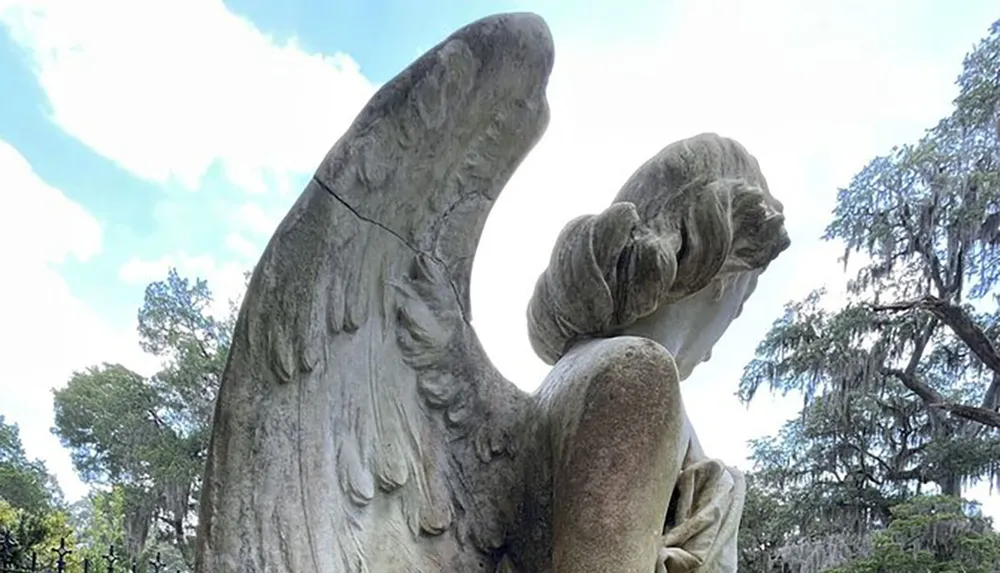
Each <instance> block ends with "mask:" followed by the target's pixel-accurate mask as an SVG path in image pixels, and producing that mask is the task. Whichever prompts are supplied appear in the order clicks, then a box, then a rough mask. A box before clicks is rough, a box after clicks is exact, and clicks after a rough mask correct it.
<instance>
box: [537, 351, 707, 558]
mask: <svg viewBox="0 0 1000 573" xmlns="http://www.w3.org/2000/svg"><path fill="white" fill-rule="evenodd" d="M563 360H568V361H569V362H570V363H572V364H571V366H570V367H569V368H560V367H559V366H557V368H556V372H557V374H556V376H555V378H556V379H552V380H548V381H546V387H544V388H543V389H542V395H543V396H545V397H546V398H547V400H548V404H547V406H548V410H549V413H550V415H551V416H552V418H551V422H552V440H553V446H554V447H553V453H554V456H553V457H554V459H553V486H554V490H555V491H554V495H553V566H554V567H553V571H554V573H591V572H593V573H598V572H600V573H605V572H607V571H616V572H621V573H649V572H650V571H653V570H654V567H655V566H656V563H657V559H658V555H659V552H660V549H661V547H662V544H661V541H662V539H661V534H662V532H663V524H664V521H665V519H666V514H667V508H668V505H669V503H670V496H671V492H672V491H673V490H674V487H675V484H676V480H677V477H678V476H679V474H680V472H681V467H682V462H683V459H684V456H685V454H686V452H687V445H688V441H689V440H688V438H687V436H686V435H685V423H684V414H683V406H682V403H681V399H680V386H679V380H678V376H677V369H676V367H675V365H674V363H673V359H672V358H671V356H670V354H669V353H667V351H666V350H664V349H663V347H662V346H660V345H659V344H656V343H655V342H652V341H650V340H647V339H643V338H635V337H617V338H613V339H605V340H599V341H593V342H590V343H587V344H584V345H581V346H580V347H578V348H577V349H574V351H571V353H570V354H569V355H567V356H566V357H564V358H563Z"/></svg>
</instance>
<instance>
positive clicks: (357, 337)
mask: <svg viewBox="0 0 1000 573" xmlns="http://www.w3.org/2000/svg"><path fill="white" fill-rule="evenodd" d="M552 59H553V48H552V43H551V39H550V37H549V32H548V29H547V27H546V26H545V24H544V23H543V22H542V20H541V19H539V18H537V17H535V16H532V15H527V14H507V15H500V16H494V17H490V18H486V19H484V20H480V21H478V22H475V23H473V24H470V25H469V26H467V27H465V28H463V29H461V30H459V31H458V32H456V33H455V34H453V35H452V36H450V37H449V38H448V39H446V40H445V41H444V42H442V43H441V44H439V45H438V46H436V47H435V48H433V49H432V50H430V51H429V52H428V53H427V54H425V55H424V56H422V57H421V58H420V59H419V60H417V61H416V62H414V63H413V64H412V65H411V66H409V67H408V68H407V69H406V70H404V71H403V72H402V73H400V74H399V75H398V76H397V77H395V78H394V79H393V80H391V81H390V82H388V83H387V84H386V85H385V86H383V87H382V88H381V89H380V90H379V91H378V92H377V93H376V94H375V95H374V96H373V97H372V99H371V100H370V101H369V102H368V104H367V106H366V107H365V108H364V110H363V111H362V112H361V114H360V115H359V116H358V117H357V118H356V120H355V121H354V123H353V125H352V126H351V127H350V128H349V129H348V131H347V132H346V133H345V134H344V136H343V137H341V139H340V140H339V141H338V142H337V143H336V145H335V146H334V147H333V149H332V150H331V151H330V152H329V154H328V155H327V156H326V158H325V160H324V161H323V163H322V165H321V166H320V167H319V169H318V170H317V172H316V174H315V176H314V178H313V179H312V180H311V181H310V183H309V184H308V186H307V187H306V189H305V191H304V192H303V194H302V195H301V197H300V198H299V199H298V201H297V202H296V203H295V205H294V206H293V207H292V209H291V211H290V212H289V213H288V215H287V216H286V217H285V219H284V220H283V221H282V223H281V224H280V226H279V227H278V229H277V230H276V231H275V234H274V236H273V237H272V239H271V241H270V243H269V244H268V246H267V249H266V250H265V252H264V254H263V256H262V258H261V260H260V262H259V263H258V265H257V267H256V269H255V272H254V275H253V278H252V280H251V282H250V286H249V290H248V292H247V295H246V298H245V300H244V303H243V307H242V309H241V311H240V316H239V320H238V322H237V325H236V332H235V335H234V338H233V346H232V350H231V352H230V360H229V364H228V366H227V368H226V372H225V374H224V376H223V382H222V387H221V389H220V395H219V400H218V405H217V410H216V418H215V426H214V429H213V435H212V443H211V447H210V452H209V459H208V465H207V469H206V478H205V483H204V492H203V496H202V507H201V514H200V515H201V518H200V522H199V528H200V530H199V536H198V537H199V546H198V551H197V561H198V565H197V568H196V570H198V571H201V572H206V573H207V572H209V571H210V572H213V573H228V572H236V571H240V572H249V571H261V572H262V571H269V572H271V571H275V572H284V573H291V572H294V573H319V572H322V573H337V572H348V571H350V572H355V571H390V570H400V571H403V570H405V571H418V570H420V569H419V567H420V566H419V565H417V564H416V561H419V555H418V554H419V553H420V551H421V550H420V547H422V546H423V545H422V544H423V543H424V542H426V541H427V540H428V539H429V538H436V539H440V538H442V537H443V536H444V535H445V534H447V535H450V536H453V537H452V539H453V540H454V541H453V543H459V544H465V543H473V544H475V545H477V546H479V547H480V548H483V549H488V548H489V547H490V546H491V545H494V544H498V543H500V542H501V541H502V539H498V538H497V535H498V532H497V531H496V523H497V521H498V518H497V515H496V514H497V513H498V512H502V511H505V509H504V508H503V507H501V506H502V505H503V503H505V502H504V500H503V499H501V497H502V496H488V495H487V496H476V495H472V492H475V491H477V490H479V491H482V492H485V491H488V490H489V489H490V487H491V486H490V483H489V480H492V479H501V478H500V477H495V476H494V477H491V476H493V474H492V473H491V472H478V470H477V472H473V473H471V474H470V473H469V472H467V471H464V470H463V468H468V467H476V464H478V465H482V463H483V461H489V460H490V459H493V458H503V457H504V456H505V455H506V453H507V452H508V449H509V448H510V447H512V446H511V444H510V442H509V437H510V430H511V428H512V426H513V424H514V423H516V422H515V421H516V419H517V418H518V416H519V415H520V410H521V408H522V407H523V404H524V403H525V400H526V397H525V396H524V395H523V394H522V393H520V392H519V391H518V390H517V389H516V388H515V387H514V386H513V385H512V384H510V383H509V382H507V381H506V380H504V379H503V378H502V377H501V376H500V375H499V373H498V372H497V371H496V370H495V368H494V367H493V366H492V365H491V364H490V362H489V360H488V359H487V357H486V355H485V353H484V352H483V350H482V348H481V346H480V344H479V341H478V340H477V338H476V335H475V333H474V331H473V329H472V327H471V326H470V313H469V309H470V302H469V281H470V274H471V270H472V260H473V255H474V254H475V250H476V246H477V244H478V241H479V237H480V234H481V232H482V228H483V225H484V223H485V221H486V217H487V215H488V213H489V211H490V209H491V207H492V206H493V203H494V202H495V201H496V199H497V197H498V195H499V193H500V191H501V189H502V188H503V186H504V185H505V184H506V182H507V180H508V179H509V178H510V176H511V175H512V174H513V172H514V170H515V169H516V168H517V166H518V165H519V164H520V162H521V161H522V160H523V158H524V157H525V156H526V155H527V153H528V152H529V151H530V149H531V148H532V147H533V146H534V144H535V143H536V142H537V140H538V139H539V138H540V137H541V134H542V132H543V131H544V129H545V127H546V125H547V122H548V107H547V103H546V101H545V88H546V84H547V81H548V75H549V72H550V71H551V66H552ZM496 465H498V466H502V465H503V464H502V463H499V464H496ZM498 471H501V473H502V470H498ZM479 473H483V474H484V475H483V476H479V475H478V474H479ZM407 560H415V561H414V562H413V563H411V564H410V565H409V566H407V565H405V563H406V561H407Z"/></svg>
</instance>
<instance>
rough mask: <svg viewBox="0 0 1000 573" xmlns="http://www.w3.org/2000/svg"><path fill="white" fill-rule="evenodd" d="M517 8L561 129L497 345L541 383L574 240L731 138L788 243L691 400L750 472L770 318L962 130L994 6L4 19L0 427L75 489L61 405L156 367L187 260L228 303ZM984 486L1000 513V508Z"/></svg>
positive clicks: (267, 10)
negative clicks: (529, 21)
mask: <svg viewBox="0 0 1000 573" xmlns="http://www.w3.org/2000/svg"><path fill="white" fill-rule="evenodd" d="M510 10H531V11H534V12H537V13H539V14H541V15H542V16H544V17H545V18H546V19H547V20H548V22H549V24H550V26H551V28H552V31H553V34H554V36H555V41H556V54H557V55H556V65H555V70H554V72H553V74H552V81H551V84H550V89H549V99H550V103H551V106H552V122H551V124H550V127H549V130H548V132H547V134H546V135H545V137H544V139H543V140H542V142H541V143H540V144H539V145H538V147H537V148H536V149H535V151H534V152H533V153H532V155H531V156H530V157H529V158H528V160H527V161H525V163H524V164H523V166H522V167H521V169H520V171H519V172H518V173H517V174H516V175H515V176H514V178H513V180H512V181H511V183H510V185H509V186H508V188H507V189H506V190H505V191H504V193H503V195H502V197H501V199H500V200H499V202H498V203H497V205H496V207H495V209H494V211H493V214H492V216H491V218H490V220H489V222H488V223H487V227H486V231H485V235H484V237H483V240H482V243H481V246H480V250H479V255H478V257H477V259H476V266H475V272H474V277H473V285H472V295H473V312H474V314H475V317H476V318H475V326H476V328H477V330H478V332H479V334H480V337H481V338H482V339H483V341H484V344H485V345H486V348H487V350H488V351H489V353H490V355H491V357H492V358H493V360H494V361H495V363H496V364H497V366H498V367H499V368H500V370H501V371H502V372H503V373H504V374H505V375H507V376H508V377H509V378H510V379H512V380H514V381H515V382H516V383H517V384H519V385H520V386H522V387H524V388H525V389H532V388H534V387H535V386H537V385H538V383H539V382H540V381H541V379H542V378H543V377H544V376H545V373H546V368H545V367H544V365H543V364H542V363H541V362H540V361H539V360H538V359H536V358H535V356H534V355H533V354H532V352H531V350H530V347H529V345H528V342H527V337H526V334H525V323H524V308H525V304H526V302H527V299H528V296H529V293H530V291H531V287H532V285H533V282H534V280H535V278H536V276H537V275H538V273H539V271H541V269H542V268H543V267H544V265H545V263H546V261H547V258H548V255H549V249H550V248H551V245H552V242H553V240H554V239H555V236H556V234H557V233H558V231H559V229H560V228H561V227H562V225H563V224H564V223H565V222H566V221H567V220H568V219H570V218H572V217H574V216H576V215H579V214H581V213H587V212H597V211H599V210H601V209H603V208H604V206H606V205H607V204H608V202H609V201H610V200H611V198H612V197H613V196H614V194H615V192H616V191H617V189H618V187H619V186H620V185H621V183H623V182H624V180H625V178H626V177H627V176H628V175H629V174H630V173H631V171H632V170H633V169H635V168H636V167H637V166H638V165H639V164H640V163H641V162H642V161H644V160H645V159H646V158H648V157H649V156H651V155H652V154H654V153H655V152H657V151H658V150H659V149H660V148H661V147H663V146H664V145H665V144H667V143H669V142H671V141H674V140H676V139H679V138H682V137H687V136H690V135H693V134H695V133H698V132H702V131H716V132H719V133H722V134H724V135H728V136H731V137H734V138H736V139H738V140H740V141H741V142H742V143H744V144H745V145H746V146H747V147H748V148H749V149H750V151H751V152H752V153H754V154H755V155H756V156H757V157H758V158H759V160H760V163H761V166H762V168H763V170H764V172H765V174H766V175H767V177H768V179H769V182H770V184H771V188H772V191H773V193H774V194H775V195H776V196H777V197H778V198H780V199H781V200H782V201H783V202H784V203H785V206H786V212H787V215H788V225H789V232H790V234H791V235H792V239H793V247H792V248H791V249H790V250H789V251H787V252H786V253H785V254H784V255H782V257H781V258H780V259H779V260H778V261H777V262H776V263H775V264H774V265H773V266H772V267H771V269H770V270H769V271H768V273H767V274H765V275H764V277H763V279H762V281H761V284H760V287H759V288H758V291H757V294H756V295H755V296H754V298H753V299H752V300H751V302H750V303H749V304H748V306H747V309H746V311H745V312H744V314H743V316H742V317H741V318H740V320H739V321H738V322H737V323H736V324H734V326H733V328H731V329H730V331H729V332H728V333H727V335H726V336H725V338H723V340H722V341H721V343H720V344H719V346H718V347H717V348H716V350H715V352H714V358H713V359H712V361H711V362H709V363H707V364H705V365H703V366H702V367H701V368H700V369H699V370H698V371H696V373H695V375H694V376H693V377H692V378H691V379H690V380H689V381H688V382H687V383H686V385H685V392H686V394H685V399H686V401H687V407H688V410H689V413H690V415H691V416H692V418H693V420H694V423H695V425H696V427H697V428H698V430H699V432H700V435H701V439H702V443H703V445H704V447H705V449H706V450H707V451H708V452H709V453H711V454H713V455H714V456H716V457H720V458H722V459H725V460H727V461H730V462H732V463H736V464H738V465H744V464H745V456H746V446H745V443H746V440H747V439H749V438H753V437H756V436H760V435H763V434H767V433H772V432H774V431H776V430H777V429H778V428H779V427H780V425H781V423H782V422H783V421H784V420H786V419H787V418H789V417H791V416H793V415H794V414H795V412H796V411H797V409H798V407H799V406H800V402H799V401H798V400H797V399H794V398H784V399H782V398H776V397H768V396H762V397H761V398H759V399H758V400H757V401H756V402H755V403H754V404H753V405H752V406H751V407H750V408H749V409H747V408H744V407H743V406H741V405H740V404H739V403H738V402H737V400H736V399H735V397H734V396H733V393H734V391H735V390H736V384H737V382H738V380H739V376H740V373H741V372H742V369H743V366H744V365H745V364H746V363H747V361H748V360H749V359H750V358H751V356H752V353H753V349H754V346H755V345H756V343H757V341H758V340H760V338H761V337H762V335H763V334H764V333H765V332H766V330H767V329H768V327H769V325H770V324H771V322H772V321H773V320H774V319H775V318H776V317H777V316H778V315H779V313H780V311H781V306H782V305H783V304H784V303H785V302H786V301H788V300H790V299H793V298H797V297H800V296H802V295H804V294H805V293H806V292H808V291H809V290H811V289H812V288H815V287H818V286H821V285H823V284H824V283H826V282H830V284H833V285H835V284H837V283H842V282H843V279H844V277H843V275H842V274H841V268H840V267H839V265H837V263H836V261H835V259H836V255H837V251H838V249H837V248H836V246H834V245H824V244H822V243H820V241H819V240H818V237H819V235H820V234H821V232H822V229H823V227H824V225H825V224H826V222H827V221H828V219H829V213H830V210H831V209H832V207H833V202H834V197H835V194H836V190H837V188H838V186H843V185H845V184H847V182H848V181H849V179H850V177H851V175H852V174H853V173H854V172H856V171H857V170H858V169H860V168H861V167H862V166H863V165H864V164H865V163H866V162H867V161H868V160H869V159H870V158H872V157H874V156H875V155H876V154H878V153H882V152H885V151H887V150H888V149H889V148H890V147H891V146H892V145H893V144H897V143H903V142H906V141H911V140H913V139H915V138H917V137H919V135H920V134H921V132H922V130H923V129H925V128H927V127H930V126H931V125H933V124H934V123H935V122H936V120H937V119H939V118H941V117H943V116H944V115H946V114H947V113H948V111H949V103H950V100H951V98H952V97H953V94H954V90H953V80H954V78H955V77H956V76H957V74H958V72H959V71H960V68H961V60H962V56H963V55H964V54H965V53H966V52H967V51H968V50H969V49H970V48H971V47H972V46H973V44H974V43H975V42H976V41H977V40H978V39H979V38H981V37H983V36H985V34H986V32H987V29H988V27H989V25H990V23H991V22H993V21H994V20H995V19H997V18H998V17H1000V11H998V9H997V6H996V2H995V0H963V1H962V2H961V3H958V2H955V3H949V2H944V1H943V0H881V1H879V2H870V1H868V0H841V1H839V2H809V1H806V0H754V1H751V0H743V1H741V0H697V1H696V0H669V1H668V0H616V1H614V2H609V1H604V2H600V1H597V0H510V1H504V0H481V1H477V2H467V1H464V0H434V1H433V2H416V1H415V0H290V1H286V2H281V3H279V2H271V1H267V0H229V1H226V2H225V3H223V2H221V1H218V0H169V1H168V0H163V1H158V0H141V1H136V0H90V1H88V2H72V1H70V0H0V245H3V247H2V249H3V250H2V253H3V258H4V259H5V260H4V268H6V269H7V272H5V273H3V276H4V277H5V278H4V279H2V280H0V313H2V316H3V320H2V324H3V326H2V328H0V364H2V365H3V366H2V368H0V414H2V415H4V416H6V417H7V419H8V421H14V422H17V423H18V424H19V425H20V426H21V432H22V437H23V439H24V442H25V446H26V448H27V450H28V453H29V455H31V456H37V457H42V458H44V459H46V460H47V462H48V463H49V466H50V468H51V469H52V470H53V471H55V472H56V474H57V475H58V477H59V480H60V482H61V484H62V485H63V487H64V489H65V491H66V493H67V495H68V496H69V497H70V498H75V497H77V496H79V495H81V494H82V493H83V492H84V491H85V488H84V487H83V486H82V484H80V483H79V481H78V480H77V479H76V477H75V476H74V473H73V470H72V467H71V464H70V460H69V455H68V453H67V452H66V451H64V450H62V449H61V448H60V446H59V443H58V441H57V440H56V439H55V438H54V437H53V436H52V435H51V434H50V432H49V428H50V427H51V426H52V415H51V406H52V404H51V389H52V388H53V387H58V386H60V385H62V384H64V383H65V382H66V380H67V379H68V377H69V375H70V373H71V372H72V371H73V370H74V369H80V368H82V367H85V366H87V365H91V364H95V363H99V362H102V361H110V362H122V363H124V364H126V365H128V366H130V367H132V368H134V369H136V370H138V371H140V372H146V373H149V372H151V371H152V370H153V369H155V366H156V365H155V363H154V362H152V361H151V360H150V359H149V358H148V357H144V356H143V355H142V353H141V351H140V350H139V348H138V345H137V343H136V335H135V314H136V309H137V308H138V306H139V304H140V302H141V300H142V292H143V288H144V287H145V285H146V284H147V283H148V282H149V281H151V280H157V279H160V278H162V277H164V276H165V272H166V269H167V268H168V267H170V266H176V267H178V268H179V269H180V271H181V273H182V274H185V275H188V276H192V277H193V276H198V277H203V278H207V279H208V280H209V282H210V285H211V286H212V287H213V289H214V290H215V291H216V292H217V293H218V294H219V298H220V299H221V300H223V301H224V300H225V299H226V297H228V296H234V295H238V294H239V289H240V285H241V284H242V276H241V275H242V273H243V271H244V270H246V269H248V268H249V267H250V266H251V265H253V263H254V262H255V261H256V259H257V257H258V256H259V254H260V252H261V250H262V248H263V246H264V243H265V242H266V240H267V239H268V237H269V234H270V233H271V231H272V230H273V229H274V227H275V225H276V223H277V221H278V220H279V219H280V218H281V217H282V216H283V214H284V212H285V211H286V210H287V208H288V207H289V206H290V204H291V202H292V201H293V200H294V198H295V196H296V194H297V193H298V191H299V190H300V189H301V188H302V186H303V184H304V182H305V181H306V180H307V179H308V177H309V175H310V174H311V172H312V171H313V170H314V169H315V167H316V166H317V164H318V162H319V160H320V159H321V158H322V157H323V155H324V154H325V153H326V151H327V149H328V148H329V147H330V145H331V144H332V143H333V142H334V141H335V140H336V139H337V138H338V137H339V135H340V134H341V132H342V131H343V130H344V129H345V128H346V127H347V125H348V123H349V122H350V120H351V119H352V118H353V116H354V115H355V114H356V113H357V112H358V111H359V109H360V107H361V106H362V105H363V104H364V102H365V101H366V99H367V98H368V97H369V96H370V95H371V94H372V93H373V92H374V90H375V89H376V88H377V87H378V86H379V85H380V84H381V83H383V82H385V81H386V80H387V79H389V78H391V77H392V76H393V75H394V74H395V73H397V72H398V71H399V70H401V69H402V68H403V67H405V66H406V64H408V63H409V62H410V61H411V60H413V59H414V58H415V57H416V56H417V55H419V54H420V53H421V52H423V51H424V50H426V49H427V48H429V47H431V46H433V45H434V44H435V43H437V42H438V41H439V40H441V39H442V38H443V37H445V36H446V35H447V34H448V33H450V32H451V31H452V30H454V29H455V28H457V27H459V26H461V25H463V24H465V23H467V22H469V21H471V20H473V19H476V18H478V17H480V16H484V15H486V14H488V13H491V12H498V11H510ZM973 493H974V494H975V495H977V496H978V497H980V498H981V499H982V500H983V501H984V502H986V507H987V510H988V511H989V512H990V513H992V514H994V515H997V516H1000V498H997V497H993V498H989V497H988V495H987V492H986V490H985V488H978V489H977V490H976V491H975V492H973Z"/></svg>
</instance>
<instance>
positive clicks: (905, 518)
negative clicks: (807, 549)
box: [830, 496, 1000, 573]
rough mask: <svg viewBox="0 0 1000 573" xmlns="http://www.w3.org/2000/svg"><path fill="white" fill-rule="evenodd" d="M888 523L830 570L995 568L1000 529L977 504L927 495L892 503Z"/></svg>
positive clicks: (977, 571)
mask: <svg viewBox="0 0 1000 573" xmlns="http://www.w3.org/2000/svg"><path fill="white" fill-rule="evenodd" d="M893 514H894V519H893V521H892V524H891V525H889V527H888V528H886V529H885V530H883V531H880V532H878V533H876V534H875V536H874V541H873V543H872V545H873V548H872V551H871V555H869V556H865V557H861V558H858V559H854V560H852V561H851V562H850V563H848V564H846V565H845V566H843V567H839V568H837V569H833V570H831V571H830V573H913V572H914V571H927V572H928V573H995V572H996V571H997V570H998V568H1000V533H997V532H995V531H993V528H992V527H991V526H990V522H989V520H987V519H984V518H983V516H982V513H981V512H980V511H979V508H978V507H976V506H974V505H972V504H968V503H964V502H962V501H961V500H956V499H953V498H947V497H937V496H928V497H921V498H916V499H914V500H913V501H910V502H908V503H905V504H901V505H898V506H896V507H895V508H894V509H893Z"/></svg>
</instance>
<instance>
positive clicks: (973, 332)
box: [868, 296, 1000, 375]
mask: <svg viewBox="0 0 1000 573" xmlns="http://www.w3.org/2000/svg"><path fill="white" fill-rule="evenodd" d="M868 308H870V309H871V310H873V311H875V312H905V311H907V310H913V309H920V310H925V311H927V312H928V313H930V314H931V316H933V317H934V318H936V319H938V320H939V321H941V323H942V324H944V325H946V326H947V327H948V328H950V329H951V331H952V332H953V333H954V334H955V336H957V337H958V339H959V340H961V341H962V342H963V343H965V345H966V346H968V347H969V350H971V351H972V352H973V353H974V354H975V355H976V357H977V358H979V360H980V361H981V362H982V363H983V364H984V365H986V367H987V368H989V369H990V370H991V371H992V372H993V373H994V374H998V375H1000V352H998V351H997V348H996V346H995V345H994V344H993V341H991V340H990V338H989V337H988V336H986V332H985V331H984V330H983V329H982V328H981V327H980V326H979V325H978V324H976V322H975V321H974V320H972V317H970V316H969V313H968V312H966V310H965V309H964V308H962V307H960V306H958V305H957V304H954V303H952V302H949V301H947V300H945V299H941V298H937V297H933V296H925V297H923V298H921V299H918V300H911V301H901V302H894V303H891V304H870V305H868Z"/></svg>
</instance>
